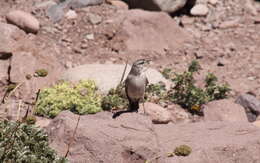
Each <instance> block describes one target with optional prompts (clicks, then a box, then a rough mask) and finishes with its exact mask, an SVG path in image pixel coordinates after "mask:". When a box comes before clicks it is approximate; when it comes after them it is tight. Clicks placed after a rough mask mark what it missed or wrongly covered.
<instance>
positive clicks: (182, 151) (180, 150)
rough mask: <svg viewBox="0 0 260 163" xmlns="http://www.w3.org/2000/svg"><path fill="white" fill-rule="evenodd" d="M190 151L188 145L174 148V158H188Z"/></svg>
mask: <svg viewBox="0 0 260 163" xmlns="http://www.w3.org/2000/svg"><path fill="white" fill-rule="evenodd" d="M191 151H192V149H191V147H189V146H188V145H180V146H178V147H176V148H175V150H174V154H175V155H176V156H188V155H189V154H190V153H191Z"/></svg>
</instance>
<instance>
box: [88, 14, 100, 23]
mask: <svg viewBox="0 0 260 163" xmlns="http://www.w3.org/2000/svg"><path fill="white" fill-rule="evenodd" d="M88 17H89V21H90V23H91V24H93V25H96V24H100V23H101V21H102V18H101V16H99V15H95V14H91V13H89V14H88Z"/></svg>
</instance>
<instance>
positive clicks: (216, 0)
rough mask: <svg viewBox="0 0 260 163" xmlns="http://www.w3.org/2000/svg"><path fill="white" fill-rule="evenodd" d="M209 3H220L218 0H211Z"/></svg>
mask: <svg viewBox="0 0 260 163" xmlns="http://www.w3.org/2000/svg"><path fill="white" fill-rule="evenodd" d="M208 2H209V4H211V5H216V4H217V3H218V0H209V1H208Z"/></svg>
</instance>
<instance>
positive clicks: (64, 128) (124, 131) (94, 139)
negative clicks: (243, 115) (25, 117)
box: [46, 111, 260, 163]
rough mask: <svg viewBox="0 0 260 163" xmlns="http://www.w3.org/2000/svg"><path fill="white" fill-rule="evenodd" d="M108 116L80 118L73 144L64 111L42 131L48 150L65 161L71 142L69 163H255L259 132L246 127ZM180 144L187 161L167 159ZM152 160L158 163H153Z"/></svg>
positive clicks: (70, 118) (71, 124)
mask: <svg viewBox="0 0 260 163" xmlns="http://www.w3.org/2000/svg"><path fill="white" fill-rule="evenodd" d="M111 116H112V114H111V113H109V112H100V113H97V114H95V115H84V116H81V117H80V121H79V125H78V128H77V131H76V134H75V136H74V138H72V135H73V131H74V129H75V127H76V124H77V121H78V115H75V114H73V113H71V112H70V111H64V112H62V113H60V114H59V115H58V116H57V117H56V118H55V119H54V120H52V122H51V123H50V124H49V125H48V126H47V127H46V130H47V133H48V135H49V140H50V143H51V146H52V147H53V148H54V149H56V150H57V151H58V153H59V154H60V155H62V156H64V155H65V153H66V151H67V147H68V143H69V142H71V146H70V151H69V153H68V157H67V158H68V159H69V160H70V162H86V163H96V162H105V163H108V162H111V163H112V162H113V163H141V162H142V163H143V162H145V161H149V162H158V163H170V162H174V163H215V162H216V163H217V162H228V163H235V162H244V163H246V162H255V161H256V160H260V155H259V153H260V144H259V135H260V130H259V128H257V127H255V126H254V125H252V124H250V123H247V122H236V123H230V122H199V123H188V124H173V123H169V124H162V125H160V124H156V125H154V124H153V123H152V122H151V120H150V118H149V117H148V116H145V115H141V114H138V113H127V114H122V115H121V116H119V117H118V118H117V119H112V118H111ZM182 144H185V145H188V146H190V147H191V148H192V152H191V154H190V155H189V156H186V157H166V154H167V153H169V152H173V151H174V149H175V147H177V146H180V145H182ZM157 156H160V157H158V158H157V159H156V161H154V160H153V159H154V158H155V157H157ZM216 160H217V161H216ZM232 160H234V161H232ZM256 162H257V161H256Z"/></svg>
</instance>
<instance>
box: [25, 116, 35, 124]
mask: <svg viewBox="0 0 260 163" xmlns="http://www.w3.org/2000/svg"><path fill="white" fill-rule="evenodd" d="M26 123H27V124H29V125H33V124H35V123H36V117H35V116H33V115H29V116H27V118H26Z"/></svg>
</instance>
